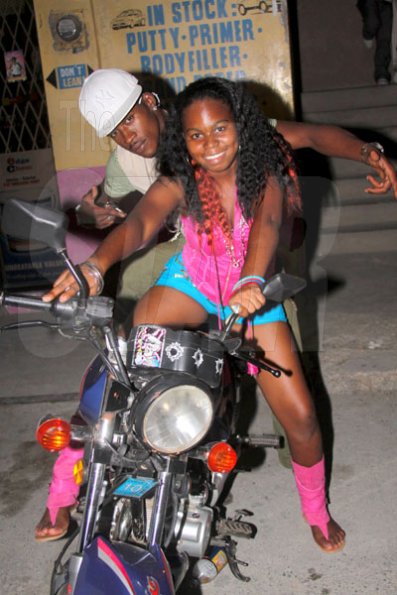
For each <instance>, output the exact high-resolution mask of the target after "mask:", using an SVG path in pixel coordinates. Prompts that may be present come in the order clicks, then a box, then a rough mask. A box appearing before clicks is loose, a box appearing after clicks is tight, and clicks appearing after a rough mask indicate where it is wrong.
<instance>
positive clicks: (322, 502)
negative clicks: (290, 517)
mask: <svg viewBox="0 0 397 595" xmlns="http://www.w3.org/2000/svg"><path fill="white" fill-rule="evenodd" d="M292 469H293V471H294V475H295V481H296V486H297V488H298V493H299V497H300V501H301V508H302V513H303V516H304V517H305V519H306V520H307V522H308V523H309V525H316V526H317V527H319V528H320V529H321V531H322V533H323V535H324V536H325V537H326V539H329V534H328V522H329V520H330V516H329V514H328V510H327V500H326V496H325V465H324V457H322V459H321V460H320V461H319V462H318V463H316V464H315V465H313V466H312V467H303V466H302V465H298V463H295V462H294V461H292Z"/></svg>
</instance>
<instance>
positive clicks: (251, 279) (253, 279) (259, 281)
mask: <svg viewBox="0 0 397 595" xmlns="http://www.w3.org/2000/svg"><path fill="white" fill-rule="evenodd" d="M252 283H254V284H255V285H259V286H260V287H263V285H264V284H265V283H266V281H265V279H264V278H263V277H259V275H247V276H246V277H243V278H242V279H239V280H238V281H237V283H235V284H234V287H233V289H232V293H234V292H235V291H237V289H241V288H242V287H244V285H250V284H252Z"/></svg>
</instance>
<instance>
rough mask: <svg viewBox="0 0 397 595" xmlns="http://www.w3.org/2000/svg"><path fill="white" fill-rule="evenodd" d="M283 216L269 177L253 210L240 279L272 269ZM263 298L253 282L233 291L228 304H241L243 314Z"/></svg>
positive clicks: (280, 199) (278, 194) (277, 188)
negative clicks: (252, 220) (259, 201)
mask: <svg viewBox="0 0 397 595" xmlns="http://www.w3.org/2000/svg"><path fill="white" fill-rule="evenodd" d="M282 216H283V194H282V191H281V188H280V186H279V184H278V182H277V180H275V179H274V178H270V179H269V181H268V183H267V186H266V190H265V195H264V198H263V200H262V202H261V204H260V205H259V207H258V209H257V211H256V213H255V217H254V222H253V224H252V227H251V231H250V236H249V242H248V250H247V256H246V258H245V262H244V266H243V268H242V271H241V279H243V278H246V277H248V276H251V275H253V276H255V277H256V276H258V277H264V276H265V274H266V272H267V271H268V270H269V269H271V266H272V264H273V260H274V255H275V253H276V249H277V246H278V242H279V232H280V226H281V221H282ZM265 301H266V300H265V297H264V295H263V294H262V290H261V288H260V286H259V285H258V284H257V283H252V284H249V285H244V286H243V287H241V288H240V289H238V290H237V291H236V292H235V293H233V295H232V296H231V298H230V300H229V306H231V307H232V306H240V310H239V313H240V314H241V316H244V317H245V316H247V315H248V314H253V313H254V312H255V311H256V310H258V309H259V308H261V307H262V306H263V304H264V303H265Z"/></svg>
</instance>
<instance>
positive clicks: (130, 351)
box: [1, 199, 304, 595]
mask: <svg viewBox="0 0 397 595" xmlns="http://www.w3.org/2000/svg"><path fill="white" fill-rule="evenodd" d="M2 228H3V231H4V232H5V233H12V235H13V236H15V237H21V238H22V239H34V240H37V241H41V242H44V243H45V244H46V245H47V246H49V247H51V248H52V249H53V250H54V251H55V252H56V253H57V255H58V256H60V257H61V258H62V259H63V260H64V262H65V264H66V266H67V267H68V269H69V270H70V271H71V273H72V274H73V276H74V278H75V279H76V281H77V283H78V285H79V293H78V295H77V296H76V297H75V298H72V299H70V300H69V301H68V302H65V303H61V302H59V301H57V300H56V301H54V302H51V303H45V302H43V301H42V300H41V299H40V298H35V297H31V296H26V295H6V294H4V293H3V295H2V296H1V302H2V304H3V305H6V306H7V305H12V306H21V307H27V308H33V309H39V310H42V311H48V312H50V313H51V314H52V315H53V317H54V321H53V322H49V321H43V320H38V321H26V322H21V323H14V324H8V325H5V326H3V328H2V330H11V329H15V328H20V327H21V326H23V327H24V328H26V327H32V326H37V325H41V326H46V327H49V328H52V329H55V330H58V331H60V332H62V334H63V335H66V336H69V337H71V338H74V339H78V340H86V341H89V342H90V343H91V345H92V346H93V348H94V349H95V351H96V353H97V355H96V357H95V358H94V359H93V361H92V362H91V364H90V365H89V367H88V369H87V371H86V373H85V376H84V378H83V381H82V383H81V394H80V403H79V416H80V418H82V420H84V425H80V424H75V423H69V422H67V421H66V420H63V419H60V418H57V417H52V416H47V417H46V418H44V420H42V422H41V423H40V424H39V427H38V429H37V433H36V436H37V439H38V441H39V443H40V444H41V445H42V446H43V447H44V448H46V449H47V450H49V451H52V452H54V451H59V450H61V449H63V448H65V447H66V446H67V445H68V444H69V443H70V442H71V440H73V441H74V442H75V443H76V442H77V443H80V444H82V445H83V444H84V445H85V456H84V461H85V463H84V470H83V469H82V468H81V465H80V466H78V467H77V469H76V473H77V475H80V477H82V476H84V486H85V495H83V496H82V497H81V498H80V517H81V518H80V521H79V523H78V527H77V529H76V531H75V532H74V534H73V535H72V536H71V537H70V538H69V540H68V541H67V542H66V545H65V547H64V548H63V550H62V552H61V554H60V556H59V557H58V559H57V560H56V562H55V564H54V571H53V575H52V579H51V595H67V594H72V595H87V593H89V594H90V595H101V594H102V595H103V594H107V593H120V594H122V593H126V594H127V593H128V594H130V595H131V594H137V595H141V594H142V595H143V594H160V593H161V594H162V595H171V594H173V593H175V592H176V591H177V590H178V588H179V587H180V586H181V584H182V582H183V581H184V580H185V578H186V576H187V575H188V574H189V575H190V576H192V577H193V580H194V579H195V580H197V581H199V582H207V581H208V580H211V579H212V578H214V576H216V574H217V573H218V571H219V570H220V568H221V567H223V565H225V564H226V563H228V564H229V567H230V569H231V571H232V572H233V574H234V575H235V576H236V577H237V578H238V579H240V580H242V581H248V580H249V577H246V576H244V575H243V574H242V573H241V571H240V568H239V564H244V563H242V562H239V561H238V560H237V558H236V546H237V541H236V538H239V537H245V538H253V537H254V536H255V533H256V527H255V526H254V525H253V524H252V523H250V522H247V521H246V520H244V516H245V515H247V514H250V513H249V511H245V510H240V511H237V513H236V515H235V516H234V517H231V518H229V517H228V516H227V511H226V506H225V505H224V501H225V494H226V493H227V484H228V479H230V478H232V477H233V473H234V470H235V468H236V463H237V461H238V456H239V452H240V450H241V448H242V447H243V446H244V445H254V446H256V447H257V446H262V447H268V446H270V447H278V446H280V438H279V437H278V436H274V435H261V436H242V435H239V434H238V432H237V422H238V412H239V405H240V402H241V399H242V398H243V395H242V391H241V383H240V378H241V375H242V374H244V373H246V367H247V364H250V365H255V366H257V367H259V368H261V369H263V370H266V371H267V372H268V373H270V374H273V375H274V376H275V377H279V376H280V375H281V374H282V373H283V371H282V370H280V369H277V368H276V367H275V366H274V365H272V364H271V363H269V362H267V361H266V360H265V359H262V358H258V357H257V356H256V354H255V353H253V352H252V351H250V350H247V349H244V345H242V341H241V339H240V338H239V337H236V336H232V334H231V329H232V326H233V324H234V322H235V320H236V319H237V314H233V315H232V316H231V317H230V318H229V320H228V321H227V322H226V324H225V327H224V329H222V330H213V329H212V330H211V329H209V330H206V331H190V330H189V331H187V330H174V329H169V328H165V327H161V326H158V325H150V324H145V325H140V326H138V327H135V328H133V329H132V330H131V333H130V336H129V338H128V341H127V350H126V353H123V352H122V351H121V349H120V345H119V341H118V338H117V336H116V334H115V331H114V329H113V324H112V310H113V300H112V299H111V298H108V297H102V296H96V297H87V296H88V287H87V284H86V281H85V279H84V277H83V275H82V274H81V272H80V269H79V268H78V267H75V266H74V265H73V264H72V262H71V261H70V259H69V257H68V255H67V253H66V248H65V235H66V229H67V220H66V217H65V215H64V214H63V213H61V212H58V211H54V210H52V209H46V208H43V207H40V206H35V205H32V204H31V203H24V202H22V201H18V200H14V199H12V200H10V201H8V202H7V204H6V205H5V207H4V211H3V217H2ZM303 287H304V281H303V280H301V279H298V278H296V277H292V276H290V275H285V274H279V275H276V276H275V277H273V278H272V279H271V280H270V281H269V282H268V283H267V284H266V286H265V289H264V294H265V295H266V298H267V299H268V300H272V301H275V302H281V301H284V300H285V299H286V298H287V297H290V296H292V295H294V294H295V293H297V292H298V291H300V290H301V289H302V288H303ZM82 492H83V490H82ZM76 538H77V545H76V544H75V541H76ZM72 544H75V545H74V549H73V551H72V553H71V554H70V555H68V556H67V555H66V552H68V551H69V549H70V548H71V546H72ZM214 548H215V549H214ZM211 557H212V560H211ZM64 558H66V560H65V561H64Z"/></svg>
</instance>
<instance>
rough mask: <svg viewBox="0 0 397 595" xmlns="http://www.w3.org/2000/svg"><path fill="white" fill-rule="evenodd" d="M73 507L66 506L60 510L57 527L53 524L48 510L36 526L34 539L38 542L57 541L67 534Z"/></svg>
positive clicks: (56, 522)
mask: <svg viewBox="0 0 397 595" xmlns="http://www.w3.org/2000/svg"><path fill="white" fill-rule="evenodd" d="M71 508H72V507H71V506H64V507H62V508H60V509H59V510H58V513H57V518H56V521H55V525H52V524H51V519H50V513H49V511H48V508H46V509H45V513H44V514H43V516H42V517H41V519H40V521H39V523H38V524H37V525H36V529H35V532H34V537H35V540H36V541H55V540H56V539H60V538H61V537H63V536H64V535H65V533H67V530H68V528H69V523H70V510H71Z"/></svg>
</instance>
